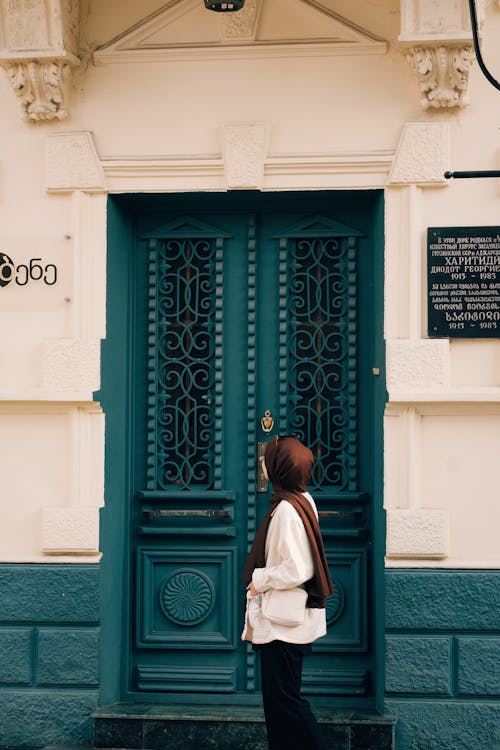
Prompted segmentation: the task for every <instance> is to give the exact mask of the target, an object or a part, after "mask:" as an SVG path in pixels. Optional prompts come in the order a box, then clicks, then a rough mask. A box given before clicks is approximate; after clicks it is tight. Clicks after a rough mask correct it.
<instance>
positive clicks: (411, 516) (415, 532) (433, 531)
mask: <svg viewBox="0 0 500 750" xmlns="http://www.w3.org/2000/svg"><path fill="white" fill-rule="evenodd" d="M386 552H387V557H399V558H431V559H442V558H445V557H447V556H448V552H449V514H448V511H445V510H424V509H419V510H406V509H388V510H387V544H386Z"/></svg>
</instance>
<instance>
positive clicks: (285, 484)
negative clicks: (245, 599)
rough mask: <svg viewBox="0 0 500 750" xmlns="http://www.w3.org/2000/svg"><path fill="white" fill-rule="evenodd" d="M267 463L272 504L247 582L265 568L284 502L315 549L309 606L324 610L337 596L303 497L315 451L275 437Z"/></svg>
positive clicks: (254, 547) (313, 518)
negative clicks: (274, 518)
mask: <svg viewBox="0 0 500 750" xmlns="http://www.w3.org/2000/svg"><path fill="white" fill-rule="evenodd" d="M264 460H265V463H266V469H267V473H268V476H269V480H270V482H271V484H272V487H273V494H272V497H271V504H270V506H269V508H268V510H267V513H266V515H265V516H264V518H263V520H262V523H261V525H260V526H259V528H258V530H257V533H256V535H255V539H254V542H253V545H252V548H251V550H250V553H249V555H248V559H247V562H246V564H245V568H244V570H243V579H244V580H245V581H246V582H247V583H248V582H249V581H250V580H251V578H252V573H253V571H254V569H255V568H262V567H265V564H266V559H265V545H266V536H267V529H268V527H269V523H270V521H271V516H272V514H273V512H274V510H275V509H276V508H277V506H278V505H279V503H280V502H281V501H282V500H286V501H287V502H289V503H290V504H291V505H292V506H293V507H294V508H295V510H296V511H297V513H298V514H299V516H300V518H301V520H302V523H303V524H304V528H305V530H306V534H307V538H308V540H309V544H310V546H311V553H312V558H313V562H314V575H313V577H312V578H311V579H310V580H309V581H307V582H306V585H305V588H306V591H307V593H308V598H307V606H308V607H320V608H322V607H324V606H325V599H326V597H327V596H330V594H332V593H333V584H332V579H331V577H330V571H329V569H328V562H327V559H326V554H325V548H324V544H323V538H322V536H321V532H320V529H319V523H318V519H317V518H316V514H315V513H314V510H313V508H312V505H311V503H310V502H309V501H308V500H307V498H306V497H304V495H303V494H302V493H303V492H305V491H306V489H307V484H308V482H309V480H310V476H311V469H312V466H313V463H314V456H313V454H312V452H311V451H310V450H309V448H307V447H306V446H305V445H303V444H302V443H301V442H300V441H299V440H297V439H296V438H293V437H288V436H286V437H283V438H280V437H278V436H277V437H275V438H273V439H272V440H271V441H270V442H269V443H268V444H267V446H266V450H265V453H264Z"/></svg>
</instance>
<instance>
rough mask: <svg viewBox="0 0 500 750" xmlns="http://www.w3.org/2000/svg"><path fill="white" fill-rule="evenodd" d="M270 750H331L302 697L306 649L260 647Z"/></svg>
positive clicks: (282, 645) (276, 644)
mask: <svg viewBox="0 0 500 750" xmlns="http://www.w3.org/2000/svg"><path fill="white" fill-rule="evenodd" d="M258 653H260V665H261V675H262V698H263V702H264V716H265V718H266V728H267V739H268V742H269V750H328V746H327V744H326V741H325V739H324V737H323V736H322V734H321V731H320V728H319V726H318V724H317V722H316V719H315V718H314V716H313V713H312V711H311V707H310V705H309V703H308V702H307V701H306V699H305V698H302V696H301V694H300V686H301V681H302V660H303V655H304V649H303V648H302V647H301V646H296V645H295V644H293V643H284V642H283V641H271V643H264V644H262V645H259V647H258Z"/></svg>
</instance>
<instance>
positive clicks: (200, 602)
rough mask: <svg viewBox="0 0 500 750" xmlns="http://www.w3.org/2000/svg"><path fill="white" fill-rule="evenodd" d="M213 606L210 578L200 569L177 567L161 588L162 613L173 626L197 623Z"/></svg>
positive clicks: (201, 620)
mask: <svg viewBox="0 0 500 750" xmlns="http://www.w3.org/2000/svg"><path fill="white" fill-rule="evenodd" d="M214 605H215V590H214V587H213V584H212V582H211V580H210V579H209V578H208V577H207V576H206V575H205V574H204V573H201V571H199V570H191V569H189V568H185V569H181V570H176V572H175V573H173V574H172V575H171V576H170V577H169V578H167V579H166V580H165V581H164V583H163V585H162V587H161V589H160V607H161V609H162V612H163V614H164V615H165V617H167V618H168V619H169V620H171V621H172V622H174V623H175V624H176V625H199V624H200V622H203V620H205V619H206V618H207V617H208V615H209V614H210V612H211V611H212V610H213V608H214Z"/></svg>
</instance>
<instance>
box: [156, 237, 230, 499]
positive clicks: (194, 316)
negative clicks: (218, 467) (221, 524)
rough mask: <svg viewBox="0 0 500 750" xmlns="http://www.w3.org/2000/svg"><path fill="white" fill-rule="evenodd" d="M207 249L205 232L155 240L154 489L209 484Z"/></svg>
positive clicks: (210, 247)
mask: <svg viewBox="0 0 500 750" xmlns="http://www.w3.org/2000/svg"><path fill="white" fill-rule="evenodd" d="M215 252H216V247H215V242H213V241H211V240H209V239H208V240H205V239H196V240H194V239H185V240H183V239H170V240H166V241H164V242H160V243H157V253H158V255H157V264H158V265H157V275H156V278H157V292H156V306H157V309H156V335H157V358H158V359H157V362H156V367H155V368H154V370H155V375H154V376H153V377H155V379H156V385H155V400H156V446H155V448H156V450H155V454H156V488H157V489H169V488H170V489H172V488H174V487H177V488H179V489H182V488H188V487H192V486H196V487H198V488H204V489H211V488H212V487H213V484H214V476H213V455H214V440H215V436H214V429H213V428H214V421H215V406H214V404H215V399H214V389H215V364H214V352H215V273H214V267H215ZM150 374H151V370H150Z"/></svg>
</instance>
